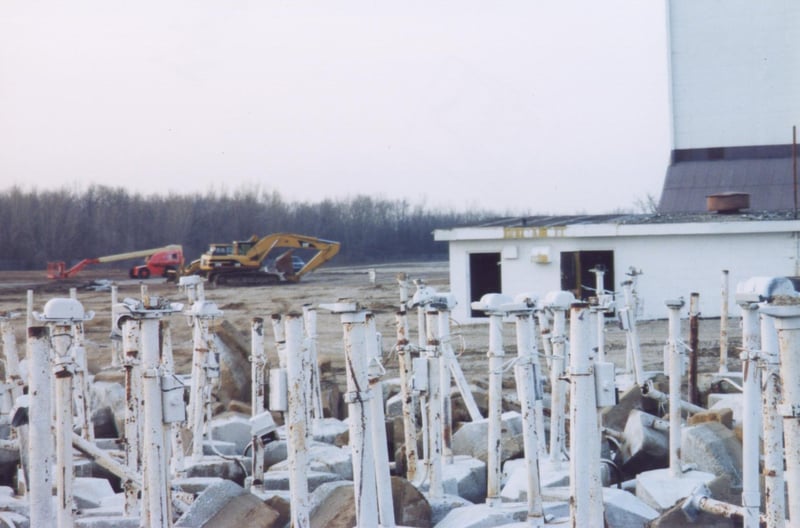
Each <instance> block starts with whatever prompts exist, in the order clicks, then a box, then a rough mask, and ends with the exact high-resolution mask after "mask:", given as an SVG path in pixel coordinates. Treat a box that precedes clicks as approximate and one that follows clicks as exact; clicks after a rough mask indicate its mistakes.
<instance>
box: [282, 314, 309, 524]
mask: <svg viewBox="0 0 800 528" xmlns="http://www.w3.org/2000/svg"><path fill="white" fill-rule="evenodd" d="M302 326H303V320H302V316H301V315H299V314H294V313H290V314H288V315H287V316H286V317H285V328H286V351H287V354H286V362H287V365H286V368H287V376H288V383H289V410H288V412H287V413H286V436H287V438H286V440H287V448H288V460H289V486H290V487H289V489H290V494H291V504H292V508H291V517H292V526H295V527H297V528H306V527H308V526H310V520H309V510H310V505H309V495H308V455H307V446H306V437H307V432H306V425H307V423H306V401H305V399H304V397H303V393H304V387H303V386H304V384H305V376H304V374H303V366H304V365H303V359H302V352H303V327H302Z"/></svg>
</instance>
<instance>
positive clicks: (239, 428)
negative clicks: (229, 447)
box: [210, 411, 253, 455]
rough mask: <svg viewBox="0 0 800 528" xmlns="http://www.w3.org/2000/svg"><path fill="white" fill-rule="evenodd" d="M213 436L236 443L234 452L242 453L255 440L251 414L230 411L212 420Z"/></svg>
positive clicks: (215, 438) (216, 438)
mask: <svg viewBox="0 0 800 528" xmlns="http://www.w3.org/2000/svg"><path fill="white" fill-rule="evenodd" d="M210 426H211V438H213V439H214V440H221V441H223V442H231V443H233V444H234V453H235V454H237V455H241V454H242V453H244V450H245V448H246V447H247V445H248V444H249V443H250V442H252V440H253V433H252V427H251V425H250V416H248V415H244V414H238V413H232V412H229V411H226V412H223V413H222V414H220V415H219V416H215V417H214V419H212V420H211V424H210Z"/></svg>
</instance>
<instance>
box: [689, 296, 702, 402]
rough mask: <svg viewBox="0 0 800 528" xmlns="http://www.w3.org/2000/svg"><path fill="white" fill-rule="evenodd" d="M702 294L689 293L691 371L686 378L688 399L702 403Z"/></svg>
mask: <svg viewBox="0 0 800 528" xmlns="http://www.w3.org/2000/svg"><path fill="white" fill-rule="evenodd" d="M699 322H700V294H699V293H697V292H692V293H691V294H690V295H689V372H688V375H687V379H686V384H687V386H688V392H689V394H688V395H687V396H688V400H689V402H690V403H694V404H699V403H700V391H699V389H698V386H697V375H698V371H697V356H698V354H699V350H698V347H699V344H700V339H699V337H700V325H699Z"/></svg>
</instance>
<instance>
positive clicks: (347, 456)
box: [269, 442, 353, 480]
mask: <svg viewBox="0 0 800 528" xmlns="http://www.w3.org/2000/svg"><path fill="white" fill-rule="evenodd" d="M306 456H307V457H308V467H309V469H310V470H314V471H319V472H321V473H334V474H336V475H339V478H341V479H342V480H352V479H353V459H352V455H351V451H350V448H349V447H336V446H333V445H330V444H324V443H322V442H312V443H311V445H310V446H309V447H308V450H307V454H306ZM288 469H289V461H288V460H283V461H281V462H278V463H276V464H273V465H272V466H270V468H269V471H286V470H288Z"/></svg>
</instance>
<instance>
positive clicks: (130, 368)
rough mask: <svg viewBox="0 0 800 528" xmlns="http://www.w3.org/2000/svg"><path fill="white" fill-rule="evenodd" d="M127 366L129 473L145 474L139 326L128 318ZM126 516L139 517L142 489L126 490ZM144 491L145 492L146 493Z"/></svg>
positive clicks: (124, 349) (124, 332)
mask: <svg viewBox="0 0 800 528" xmlns="http://www.w3.org/2000/svg"><path fill="white" fill-rule="evenodd" d="M122 352H123V358H122V359H123V363H122V364H123V366H124V368H125V431H124V434H125V460H126V465H127V466H128V470H129V471H131V472H132V473H136V474H141V472H142V460H141V452H140V450H139V445H140V438H141V436H140V433H139V423H140V420H139V418H140V412H139V410H140V409H139V408H140V406H139V395H140V394H141V386H140V383H141V375H140V371H141V368H140V364H139V325H138V324H137V322H136V321H135V320H133V319H127V320H126V321H125V322H124V323H123V326H122ZM124 492H125V514H126V515H128V516H131V517H138V516H139V511H140V510H139V507H140V504H139V495H138V493H139V490H138V489H136V488H134V487H133V486H127V487H124ZM142 492H144V490H142Z"/></svg>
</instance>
